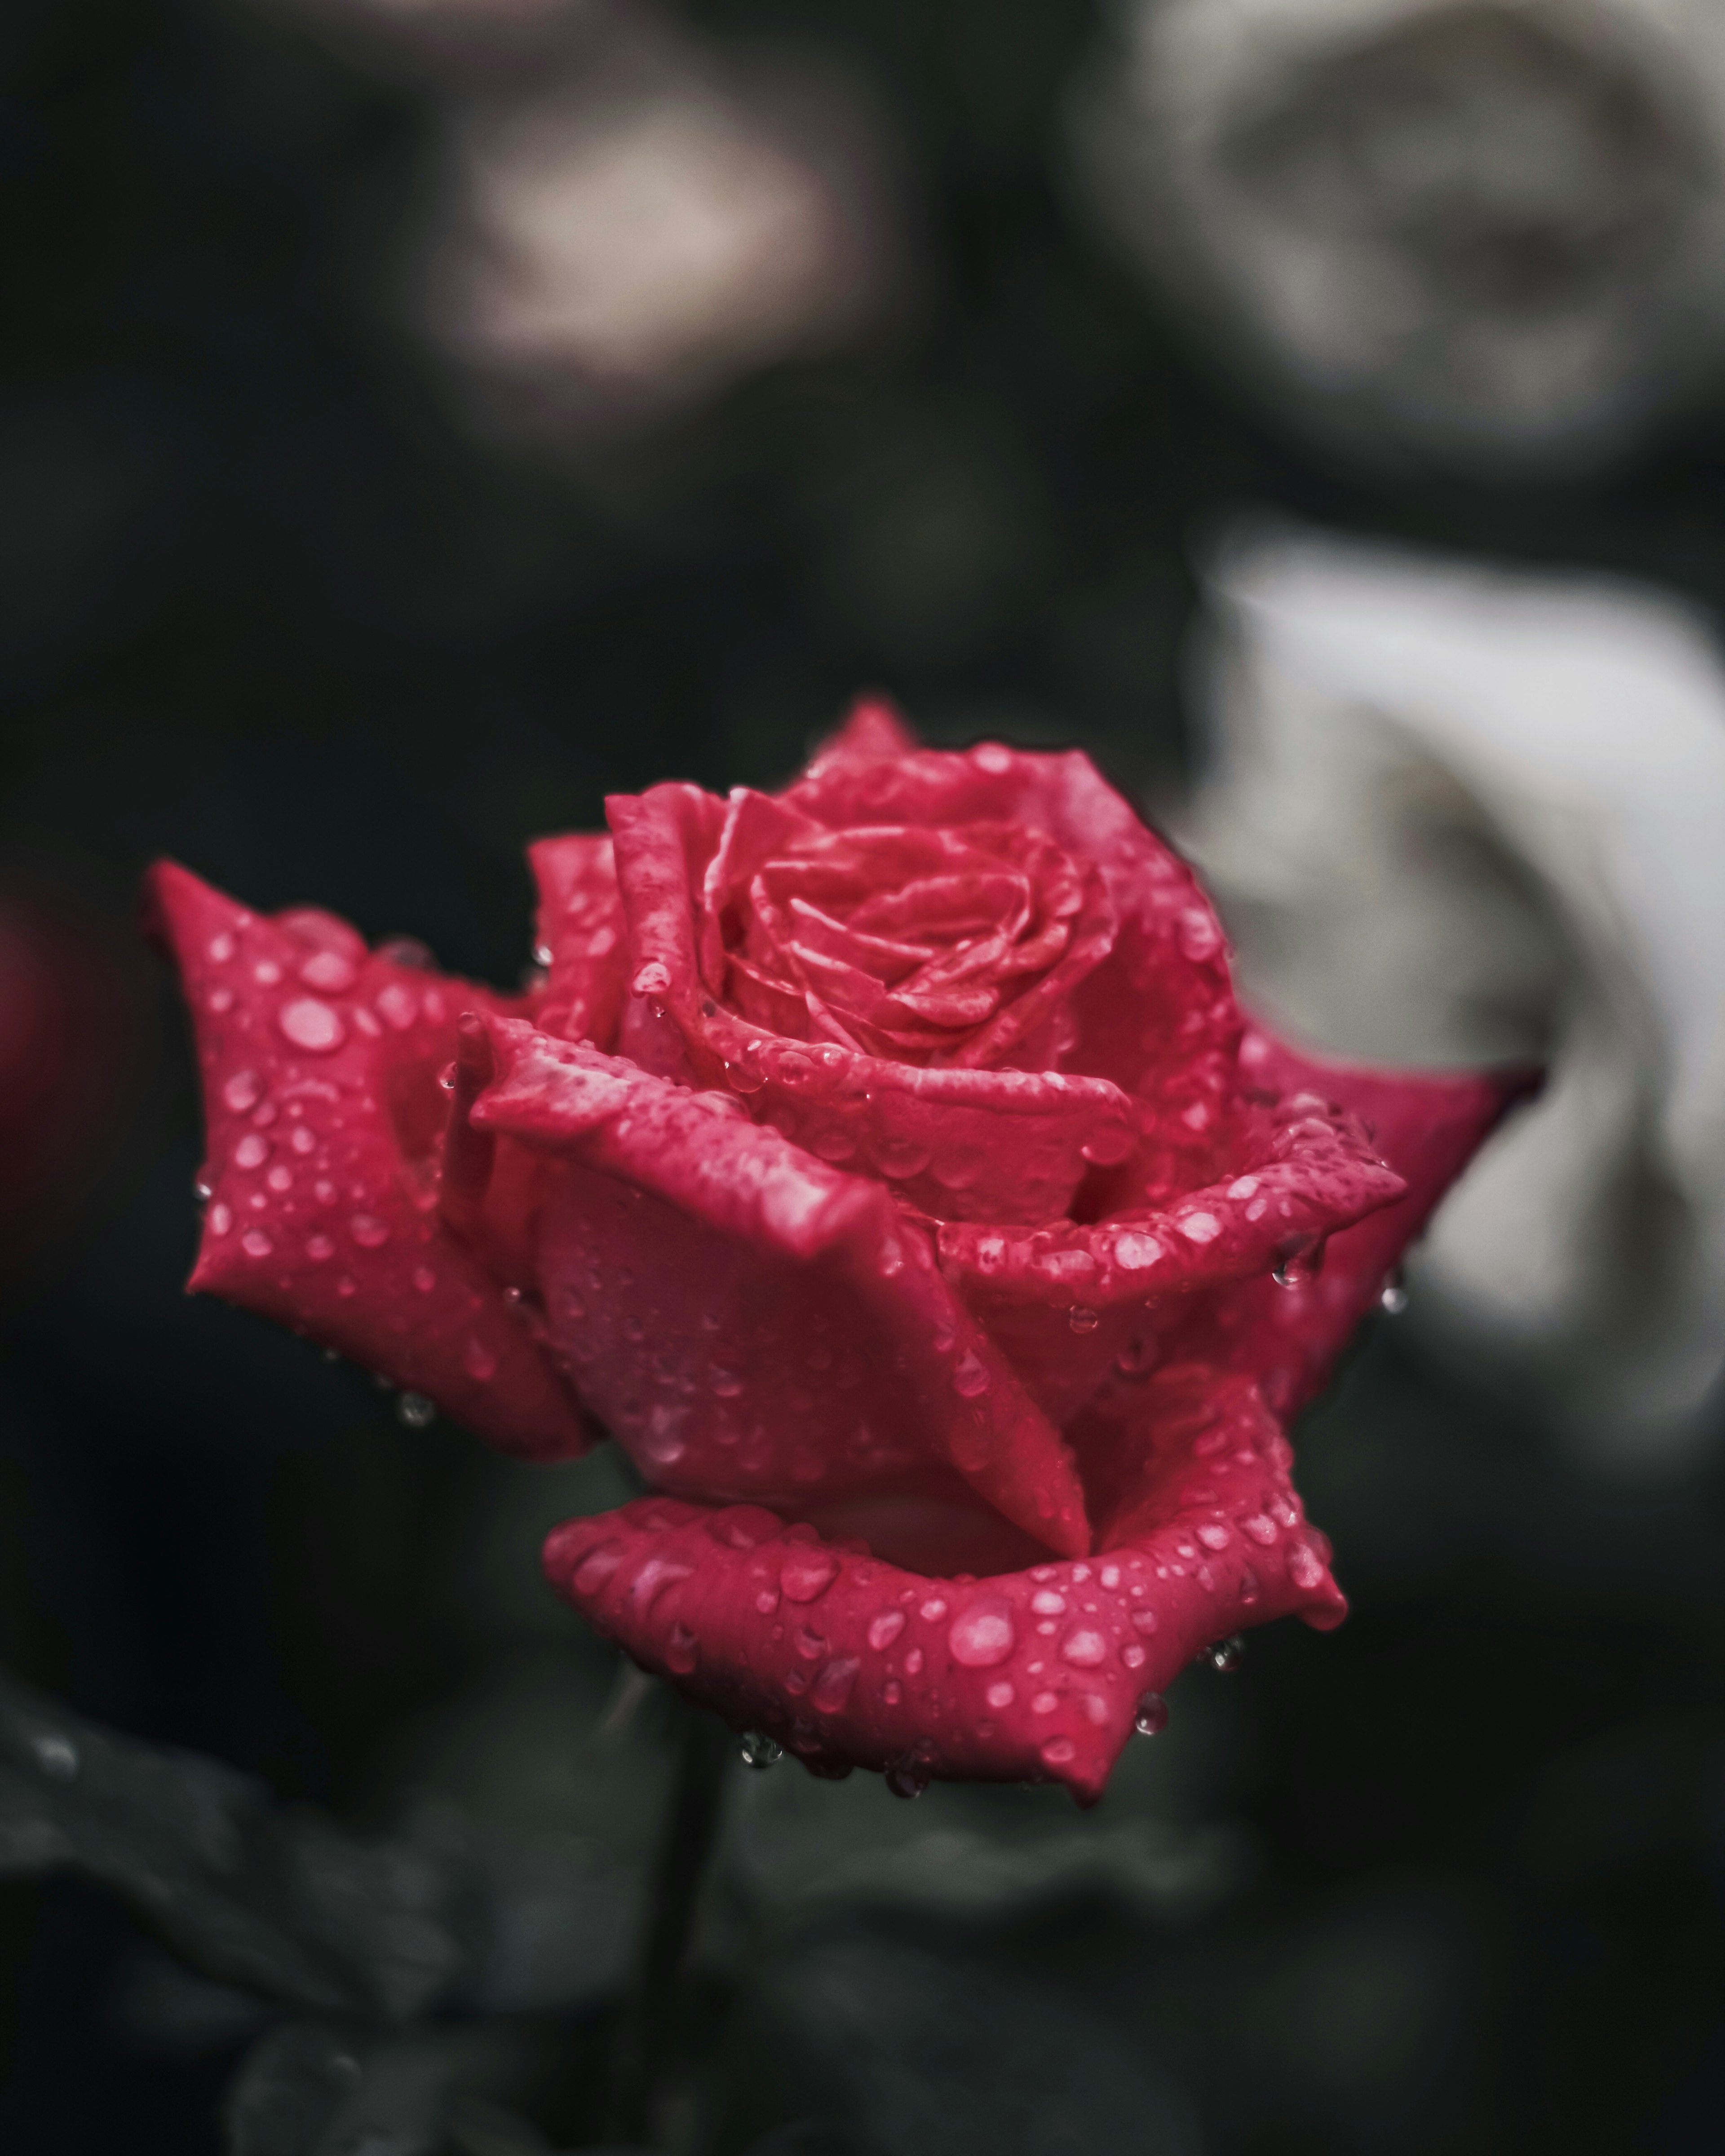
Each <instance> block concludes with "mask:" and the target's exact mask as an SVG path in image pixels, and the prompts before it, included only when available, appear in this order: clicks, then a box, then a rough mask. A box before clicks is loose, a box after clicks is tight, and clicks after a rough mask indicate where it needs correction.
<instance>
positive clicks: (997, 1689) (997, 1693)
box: [983, 1677, 1018, 1712]
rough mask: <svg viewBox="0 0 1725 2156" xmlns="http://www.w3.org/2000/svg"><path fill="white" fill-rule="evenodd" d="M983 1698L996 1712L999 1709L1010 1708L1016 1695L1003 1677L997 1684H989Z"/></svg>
mask: <svg viewBox="0 0 1725 2156" xmlns="http://www.w3.org/2000/svg"><path fill="white" fill-rule="evenodd" d="M983 1697H984V1698H985V1699H986V1700H987V1701H988V1704H989V1706H990V1707H993V1708H995V1709H996V1710H997V1712H998V1711H999V1709H1000V1708H1001V1707H1010V1706H1011V1705H1012V1703H1013V1702H1014V1699H1016V1698H1017V1697H1018V1694H1017V1693H1016V1692H1015V1691H1014V1690H1013V1688H1012V1686H1011V1685H1010V1684H1009V1683H1008V1682H1007V1681H1006V1680H1005V1679H1004V1677H1003V1678H1002V1679H1001V1681H1000V1682H999V1684H991V1685H990V1686H988V1691H986V1692H984V1693H983Z"/></svg>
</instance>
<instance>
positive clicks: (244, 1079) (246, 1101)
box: [222, 1070, 264, 1116]
mask: <svg viewBox="0 0 1725 2156" xmlns="http://www.w3.org/2000/svg"><path fill="white" fill-rule="evenodd" d="M263 1097H264V1081H263V1080H262V1079H261V1078H260V1077H259V1075H258V1074H257V1072H256V1071H255V1070H236V1071H235V1072H234V1075H233V1076H232V1077H231V1078H230V1079H229V1080H228V1082H227V1084H226V1085H225V1086H223V1088H222V1098H223V1101H225V1102H226V1103H227V1105H228V1106H229V1107H230V1108H231V1109H233V1111H234V1114H235V1115H236V1116H243V1115H244V1113H245V1111H246V1110H247V1109H248V1108H255V1107H256V1106H257V1105H258V1103H259V1101H261V1100H262V1099H263Z"/></svg>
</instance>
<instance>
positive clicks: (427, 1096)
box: [150, 862, 586, 1457]
mask: <svg viewBox="0 0 1725 2156" xmlns="http://www.w3.org/2000/svg"><path fill="white" fill-rule="evenodd" d="M150 896H151V901H152V904H153V908H154V911H155V913H156V916H157V920H158V921H159V924H160V927H161V928H162V932H163V934H164V935H165V937H166V938H167V942H168V943H169V944H170V946H171V947H172V951H173V954H174V956H175V957H176V959H177V962H178V963H179V968H180V972H181V976H182V980H183V982H184V984H185V990H186V995H187V1001H188V1002H189V1004H190V1005H191V1008H192V1013H193V1024H194V1026H195V1028H196V1031H197V1037H198V1060H199V1063H200V1064H201V1065H202V1069H203V1092H204V1116H205V1147H206V1166H205V1168H204V1171H203V1177H204V1181H205V1182H206V1183H207V1184H208V1187H209V1189H210V1193H211V1196H210V1203H209V1205H208V1210H207V1211H206V1213H205V1214H204V1220H203V1240H202V1242H201V1245H200V1247H199V1250H198V1265H197V1269H196V1270H195V1271H194V1272H193V1276H192V1280H191V1282H190V1285H191V1286H192V1287H193V1289H208V1291H211V1292H212V1293H214V1294H217V1295H220V1296H225V1297H226V1298H227V1300H228V1301H230V1302H237V1303H239V1304H241V1305H243V1306H244V1307H245V1308H247V1309H249V1310H256V1311H261V1312H263V1313H264V1315H265V1316H267V1317H275V1318H278V1319H280V1321H282V1322H284V1323H285V1324H288V1325H291V1326H293V1327H295V1328H296V1329H297V1330H298V1331H300V1332H307V1333H310V1334H311V1336H312V1337H314V1338H315V1339H317V1340H320V1341H322V1342H325V1343H326V1344H327V1345H328V1346H330V1347H336V1348H339V1349H340V1350H341V1352H342V1353H344V1354H347V1355H351V1356H352V1357H353V1358H355V1360H356V1361H357V1362H361V1363H365V1364H366V1365H367V1367H368V1368H372V1369H374V1370H376V1371H377V1372H378V1373H380V1374H382V1376H384V1377H386V1378H390V1379H391V1380H392V1381H393V1382H394V1383H397V1384H401V1385H406V1386H408V1387H410V1388H412V1389H413V1390H414V1391H416V1392H421V1393H424V1394H428V1395H429V1397H430V1398H432V1399H435V1400H436V1401H437V1402H438V1403H439V1405H440V1406H442V1407H443V1408H444V1409H447V1410H448V1412H449V1414H452V1415H454V1416H456V1417H457V1418H458V1419H459V1420H461V1421H462V1422H465V1424H468V1425H469V1426H470V1428H471V1429H473V1430H477V1431H479V1432H480V1435H483V1436H485V1437H488V1438H490V1439H491V1440H493V1441H494V1442H495V1443H496V1444H498V1445H505V1446H506V1447H508V1448H509V1449H510V1450H512V1451H516V1452H526V1453H531V1454H533V1455H543V1456H549V1457H556V1456H559V1455H568V1454H573V1453H578V1452H580V1451H581V1450H583V1449H584V1446H585V1444H586V1440H585V1438H584V1436H583V1432H582V1429H581V1425H580V1421H579V1418H578V1411H577V1409H576V1408H575V1405H574V1403H573V1401H572V1399H570V1397H569V1395H568V1394H567V1390H566V1389H565V1387H564V1385H563V1383H562V1380H561V1378H559V1376H558V1374H557V1371H556V1370H555V1369H554V1368H553V1367H552V1364H551V1363H550V1362H549V1361H548V1360H547V1358H546V1357H545V1356H544V1355H543V1354H542V1352H541V1351H540V1349H539V1348H538V1347H536V1345H535V1344H534V1342H533V1341H532V1340H531V1337H529V1335H528V1333H527V1332H526V1329H525V1328H524V1327H523V1326H522V1325H521V1322H519V1321H518V1320H517V1318H516V1317H515V1316H514V1314H513V1313H512V1312H511V1310H510V1307H509V1306H508V1305H507V1304H506V1302H505V1301H504V1299H503V1296H502V1293H501V1289H500V1287H499V1286H498V1284H497V1283H496V1281H495V1280H494V1279H493V1278H492V1276H490V1273H489V1272H487V1271H486V1270H485V1268H484V1266H483V1265H481V1264H480V1262H479V1260H478V1259H477V1258H476V1257H475V1255H474V1254H473V1252H472V1251H471V1250H470V1249H469V1248H468V1247H467V1245H465V1243H464V1242H462V1241H459V1240H457V1239H456V1237H455V1236H454V1235H451V1234H450V1233H449V1229H448V1228H447V1227H446V1226H445V1224H444V1221H443V1220H442V1219H441V1218H440V1216H439V1213H438V1211H437V1209H436V1195H437V1193H436V1189H435V1185H434V1171H435V1158H436V1155H435V1141H436V1138H437V1135H438V1132H439V1125H440V1123H441V1121H442V1118H443V1115H444V1096H443V1094H442V1093H441V1091H439V1087H438V1085H437V1082H436V1073H437V1071H438V1070H439V1066H440V1065H443V1064H444V1063H447V1062H448V1061H449V1059H450V1057H451V1056H452V1055H453V1054H454V1046H455V1021H456V1019H457V1016H458V1015H459V1013H460V1012H462V1011H463V1010H468V1009H475V1008H480V1009H490V1010H493V1011H496V1010H499V1009H506V1008H507V1007H508V1006H507V1004H506V1001H505V999H504V998H500V997H498V996H496V995H495V994H493V993H491V992H490V990H488V989H485V988H475V987H474V986H473V985H472V984H471V983H469V982H466V981H459V980H452V979H450V978H448V977H447V976H444V975H439V974H435V973H423V972H419V971H418V970H416V969H413V968H408V967H404V966H398V965H392V964H391V963H390V962H388V960H386V959H382V958H378V957H371V956H369V955H368V954H367V951H366V947H365V943H364V942H363V940H362V937H360V936H359V935H358V934H357V932H356V931H354V930H353V929H352V928H349V927H347V924H346V923H345V922H342V921H337V920H336V919H335V917H334V916H331V915H327V914H311V913H310V912H306V911H301V912H299V913H290V914H288V915H285V916H281V918H280V919H279V920H271V919H269V918H267V917H264V916H259V915H258V914H255V913H252V912H249V911H247V910H246V908H244V906H239V905H238V904H236V903H235V901H234V900H232V899H230V898H228V897H227V896H224V895H223V893H222V892H220V891H214V890H212V889H211V887H210V886H209V885H208V884H205V883H201V882H200V881H199V880H198V878H197V877H196V876H193V875H188V874H187V871H186V870H184V869H182V868H179V867H177V866H176V865H174V864H173V863H172V862H162V863H160V864H158V865H157V867H156V868H155V869H154V870H152V871H151V879H150ZM284 921H285V922H288V923H291V924H293V925H292V926H284V925H283V922H284ZM296 931H297V932H296Z"/></svg>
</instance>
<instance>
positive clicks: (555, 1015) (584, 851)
mask: <svg viewBox="0 0 1725 2156" xmlns="http://www.w3.org/2000/svg"><path fill="white" fill-rule="evenodd" d="M527 859H528V860H530V861H531V863H532V865H533V875H534V880H535V881H536V883H537V884H538V885H539V921H538V932H537V936H536V942H537V945H538V948H539V950H540V951H541V952H548V953H549V954H550V955H549V957H548V959H547V960H545V961H544V962H546V963H547V964H548V965H549V967H550V969H551V978H550V981H549V983H547V988H546V991H545V996H544V1000H543V1002H542V1005H541V1007H540V1011H539V1023H540V1024H541V1025H542V1026H543V1027H544V1028H545V1029H546V1031H547V1033H560V1034H563V1035H564V1036H565V1037H566V1038H567V1039H570V1040H590V1041H592V1043H593V1045H594V1047H595V1048H610V1047H611V1046H613V1045H614V1043H615V1040H616V1038H617V1024H618V1020H619V1018H620V1017H621V1016H622V1013H623V991H624V964H625V962H626V960H627V957H628V955H629V953H628V923H627V922H626V921H624V916H623V897H622V894H621V893H620V892H619V890H618V888H617V866H616V862H615V860H614V857H613V851H612V845H611V841H610V839H609V838H608V836H607V835H606V834H605V833H603V831H598V832H589V831H573V832H568V833H566V834H563V835H562V836H561V837H559V838H555V839H536V840H535V841H534V843H533V844H531V846H529V847H528V849H527Z"/></svg>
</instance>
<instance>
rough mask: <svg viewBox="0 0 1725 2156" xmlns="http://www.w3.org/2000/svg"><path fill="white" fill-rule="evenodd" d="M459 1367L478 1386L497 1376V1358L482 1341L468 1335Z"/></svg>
mask: <svg viewBox="0 0 1725 2156" xmlns="http://www.w3.org/2000/svg"><path fill="white" fill-rule="evenodd" d="M461 1367H462V1368H464V1369H465V1371H466V1373H467V1374H468V1376H469V1377H470V1378H474V1379H475V1380H476V1382H477V1383H480V1384H481V1385H485V1384H489V1383H490V1381H491V1379H492V1378H495V1376H496V1374H497V1358H496V1357H495V1355H494V1354H493V1353H491V1351H490V1348H489V1347H486V1345H485V1342H484V1341H483V1340H480V1339H478V1338H476V1337H475V1336H474V1335H473V1334H471V1333H470V1334H469V1335H468V1338H467V1346H466V1348H465V1351H464V1353H463V1354H462V1357H461Z"/></svg>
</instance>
